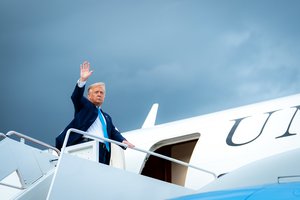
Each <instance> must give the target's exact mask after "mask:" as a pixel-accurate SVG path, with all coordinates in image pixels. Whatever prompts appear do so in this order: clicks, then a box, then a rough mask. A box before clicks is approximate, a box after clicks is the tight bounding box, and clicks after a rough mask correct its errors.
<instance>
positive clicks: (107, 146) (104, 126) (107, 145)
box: [98, 108, 109, 151]
mask: <svg viewBox="0 0 300 200" xmlns="http://www.w3.org/2000/svg"><path fill="white" fill-rule="evenodd" d="M98 116H99V119H100V122H101V124H102V130H103V135H104V138H108V135H107V130H106V124H105V122H104V118H103V115H102V113H101V110H100V108H98ZM104 144H105V146H106V149H107V151H109V143H108V142H106V141H104Z"/></svg>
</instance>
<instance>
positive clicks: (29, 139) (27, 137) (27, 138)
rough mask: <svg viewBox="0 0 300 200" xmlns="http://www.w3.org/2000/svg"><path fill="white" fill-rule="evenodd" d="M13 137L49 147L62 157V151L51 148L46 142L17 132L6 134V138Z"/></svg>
mask: <svg viewBox="0 0 300 200" xmlns="http://www.w3.org/2000/svg"><path fill="white" fill-rule="evenodd" d="M12 135H15V136H17V137H19V138H21V139H25V140H28V141H30V142H33V143H35V144H39V145H42V146H44V147H47V148H49V149H52V150H54V151H55V152H56V153H57V155H58V156H59V155H60V151H59V150H58V149H57V148H55V147H53V146H51V145H49V144H47V143H45V142H42V141H39V140H37V139H34V138H32V137H29V136H27V135H24V134H22V133H18V132H16V131H9V132H7V133H6V136H8V137H10V136H12Z"/></svg>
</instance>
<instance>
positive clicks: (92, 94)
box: [88, 85, 105, 106]
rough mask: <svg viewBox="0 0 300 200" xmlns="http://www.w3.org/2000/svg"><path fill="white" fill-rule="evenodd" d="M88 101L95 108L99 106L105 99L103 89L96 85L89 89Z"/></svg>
mask: <svg viewBox="0 0 300 200" xmlns="http://www.w3.org/2000/svg"><path fill="white" fill-rule="evenodd" d="M88 99H89V100H90V101H91V102H92V103H93V104H95V105H96V106H101V105H102V103H103V102H104V99H105V88H104V86H102V85H97V86H94V87H92V88H90V90H89V92H88Z"/></svg>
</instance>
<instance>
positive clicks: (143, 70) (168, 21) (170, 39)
mask: <svg viewBox="0 0 300 200" xmlns="http://www.w3.org/2000/svg"><path fill="white" fill-rule="evenodd" d="M299 4H300V3H299V2H298V1H292V0H289V1H276V2H274V1H268V0H264V1H251V2H250V1H237V0H226V1H211V0H210V1H193V0H190V1H179V0H177V1H176V0H175V1H174V0H172V1H171V0H170V1H168V0H167V1H126V2H125V1H77V2H74V1H35V0H29V1H14V0H10V1H1V3H0V11H1V12H0V23H1V27H2V28H1V31H0V53H1V54H0V55H1V68H0V73H1V79H0V91H1V100H0V102H1V103H0V109H1V113H0V119H1V124H0V132H1V131H2V132H7V131H8V130H17V131H20V132H24V133H26V134H28V135H31V136H33V137H35V138H37V139H41V140H43V141H45V142H48V143H50V144H54V138H55V136H56V135H57V134H58V133H59V132H60V130H61V129H63V128H64V127H65V126H66V124H67V123H68V122H69V121H70V120H71V118H72V115H73V107H72V103H71V100H70V95H71V92H72V90H73V88H74V85H75V82H76V81H77V79H78V78H79V65H80V63H81V62H83V61H84V60H89V61H90V63H91V65H92V68H93V69H94V74H93V76H92V77H91V78H90V80H89V83H92V82H95V81H99V80H100V81H104V82H106V84H107V98H106V102H105V104H104V109H105V110H106V111H107V112H108V113H110V114H111V115H112V116H113V119H114V122H115V124H116V125H117V126H118V128H119V129H120V130H123V131H126V130H131V129H135V128H139V127H140V126H141V125H142V123H143V120H144V118H145V117H146V115H147V112H148V110H149V109H150V107H151V105H152V104H153V103H155V102H158V103H159V104H160V108H159V112H158V119H157V121H158V123H164V122H169V121H171V120H177V119H182V118H186V117H192V116H195V115H198V114H204V113H208V112H214V111H218V110H221V109H226V108H230V107H235V106H240V105H244V104H248V103H254V102H257V101H261V100H266V99H271V98H276V97H281V96H284V95H289V94H294V93H298V92H299V91H300V89H299V76H300V72H299V70H300V68H299V59H298V57H299V56H298V55H299V52H300V50H299V48H300V45H299V41H300V40H299V35H300V33H299V32H300V30H299V29H300V26H299V22H298V19H299V17H300V16H299V15H300V14H299V12H298V10H299V7H300V5H299Z"/></svg>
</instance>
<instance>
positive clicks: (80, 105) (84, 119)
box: [56, 84, 125, 149]
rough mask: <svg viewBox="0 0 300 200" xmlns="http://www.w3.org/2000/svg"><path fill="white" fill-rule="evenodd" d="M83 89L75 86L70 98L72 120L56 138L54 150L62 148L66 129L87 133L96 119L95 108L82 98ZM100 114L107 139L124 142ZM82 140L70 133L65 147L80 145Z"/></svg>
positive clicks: (109, 121) (108, 119) (79, 135)
mask: <svg viewBox="0 0 300 200" xmlns="http://www.w3.org/2000/svg"><path fill="white" fill-rule="evenodd" d="M84 88H85V87H82V88H80V87H78V85H77V84H76V87H75V89H74V91H73V94H72V97H71V99H72V102H73V104H74V109H75V114H74V118H73V120H72V121H71V122H70V124H69V125H68V126H67V127H66V128H65V129H64V130H63V132H62V133H61V134H59V135H58V136H57V137H56V148H58V149H61V148H62V145H63V142H64V139H65V136H66V133H67V131H68V129H70V128H75V129H79V130H82V131H87V130H88V129H89V127H90V126H91V125H92V124H93V123H94V121H95V120H96V118H97V117H98V109H97V107H96V106H95V105H94V104H93V103H92V102H90V101H89V100H88V99H87V98H85V97H84V96H83V94H84ZM101 112H102V113H103V116H104V117H105V120H106V125H107V134H108V137H109V138H110V139H112V140H116V141H118V142H122V141H123V140H125V138H124V137H123V136H122V135H121V134H120V132H119V131H118V130H117V129H116V127H115V126H114V125H113V122H112V119H111V117H110V116H109V115H108V114H107V113H105V112H103V111H102V110H101ZM83 139H84V138H83V137H82V135H81V134H77V133H71V134H70V137H69V140H68V142H67V146H69V145H74V144H79V143H82V142H83Z"/></svg>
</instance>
